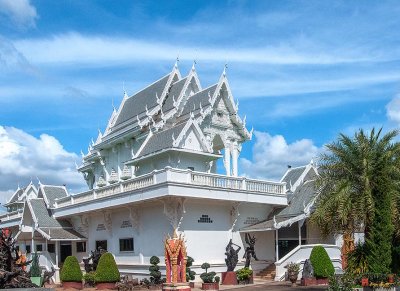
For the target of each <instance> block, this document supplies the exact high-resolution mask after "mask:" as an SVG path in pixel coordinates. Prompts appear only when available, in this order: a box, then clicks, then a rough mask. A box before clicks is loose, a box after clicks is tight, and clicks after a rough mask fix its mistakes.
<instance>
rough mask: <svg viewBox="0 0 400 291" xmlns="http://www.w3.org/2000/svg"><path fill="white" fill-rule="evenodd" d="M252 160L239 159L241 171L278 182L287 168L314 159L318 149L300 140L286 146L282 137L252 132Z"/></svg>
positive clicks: (253, 176) (311, 142) (251, 175)
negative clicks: (254, 140) (253, 141)
mask: <svg viewBox="0 0 400 291" xmlns="http://www.w3.org/2000/svg"><path fill="white" fill-rule="evenodd" d="M254 135H255V138H256V143H255V144H254V146H253V157H252V160H251V161H250V160H248V159H245V158H242V159H240V166H241V171H242V173H243V174H244V175H246V176H249V177H252V178H263V179H273V180H279V179H280V178H282V176H283V174H284V173H285V171H286V169H287V166H288V165H291V166H293V167H295V166H301V165H305V164H308V163H309V162H310V161H311V159H315V158H316V157H317V155H318V153H319V152H320V149H319V148H318V147H317V146H315V145H314V143H313V141H312V140H309V139H301V140H298V141H295V142H293V143H291V144H288V143H287V141H286V140H285V138H284V137H283V136H282V135H275V136H271V135H270V134H269V133H267V132H260V131H255V132H254Z"/></svg>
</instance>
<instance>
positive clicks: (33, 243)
mask: <svg viewBox="0 0 400 291" xmlns="http://www.w3.org/2000/svg"><path fill="white" fill-rule="evenodd" d="M34 236H35V229H32V239H31V253H32V254H33V253H34V252H35V251H36V250H35V240H34Z"/></svg>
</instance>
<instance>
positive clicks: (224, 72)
mask: <svg viewBox="0 0 400 291" xmlns="http://www.w3.org/2000/svg"><path fill="white" fill-rule="evenodd" d="M227 68H228V63H227V62H225V65H224V71H223V72H222V75H223V76H224V77H225V76H226V69H227Z"/></svg>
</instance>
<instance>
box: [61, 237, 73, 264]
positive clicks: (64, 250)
mask: <svg viewBox="0 0 400 291" xmlns="http://www.w3.org/2000/svg"><path fill="white" fill-rule="evenodd" d="M68 256H72V245H71V243H70V242H69V243H61V246H60V262H61V263H64V261H65V259H66V258H67V257H68Z"/></svg>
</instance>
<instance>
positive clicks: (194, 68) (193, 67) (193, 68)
mask: <svg viewBox="0 0 400 291" xmlns="http://www.w3.org/2000/svg"><path fill="white" fill-rule="evenodd" d="M196 64H197V62H196V60H195V59H194V60H193V65H192V71H195V70H196Z"/></svg>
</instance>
